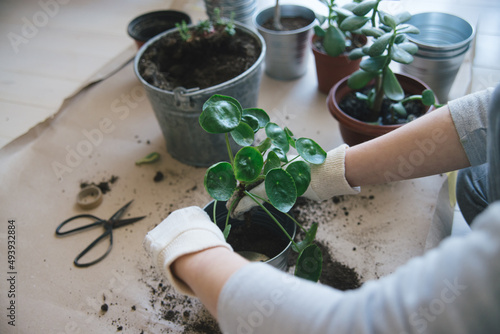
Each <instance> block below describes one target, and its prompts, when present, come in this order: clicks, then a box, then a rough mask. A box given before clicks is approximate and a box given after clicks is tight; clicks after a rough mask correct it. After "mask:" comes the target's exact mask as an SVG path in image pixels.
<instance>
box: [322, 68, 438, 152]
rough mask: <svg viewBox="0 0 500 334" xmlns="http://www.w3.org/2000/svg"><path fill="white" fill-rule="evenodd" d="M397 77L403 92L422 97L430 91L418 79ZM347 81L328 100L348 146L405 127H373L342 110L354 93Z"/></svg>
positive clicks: (340, 84) (330, 94) (343, 81)
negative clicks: (341, 105)
mask: <svg viewBox="0 0 500 334" xmlns="http://www.w3.org/2000/svg"><path fill="white" fill-rule="evenodd" d="M396 77H397V78H398V80H399V83H400V84H401V87H403V90H404V91H405V93H407V94H410V95H420V94H422V91H424V90H425V89H429V86H427V85H426V84H425V83H424V82H422V81H420V80H419V79H417V78H414V77H411V76H408V75H405V74H396ZM347 79H349V77H345V78H343V79H342V80H340V81H339V82H338V83H337V84H336V85H335V86H334V87H333V88H332V89H331V90H330V93H329V94H328V97H327V100H326V103H327V106H328V109H329V110H330V113H331V114H332V116H333V117H335V119H336V120H337V121H338V122H339V129H340V134H341V135H342V139H343V140H344V142H345V143H346V144H347V145H349V146H354V145H357V144H360V143H363V142H365V141H368V140H370V139H373V138H376V137H379V136H381V135H384V134H386V133H388V132H390V131H392V130H395V129H397V128H399V127H401V126H403V125H404V124H398V125H373V124H368V123H365V122H362V121H359V120H357V119H355V118H353V117H351V116H349V115H347V114H346V113H344V112H343V111H342V110H341V109H340V107H339V105H338V102H340V101H342V99H343V98H344V97H345V96H346V95H347V94H349V93H350V92H352V89H351V88H349V86H348V85H347ZM436 100H437V99H436ZM433 109H434V107H432V106H431V107H427V112H430V111H432V110H433Z"/></svg>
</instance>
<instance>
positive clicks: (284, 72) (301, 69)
mask: <svg viewBox="0 0 500 334" xmlns="http://www.w3.org/2000/svg"><path fill="white" fill-rule="evenodd" d="M273 16H274V7H270V8H267V9H264V10H262V11H261V12H259V13H258V14H257V15H256V16H255V18H254V24H255V26H256V27H257V30H258V31H259V33H260V34H261V35H262V36H263V37H264V39H265V41H266V44H267V51H266V65H265V71H266V74H267V75H269V76H270V77H271V78H274V79H278V80H293V79H297V78H299V77H301V76H303V75H304V74H305V73H306V70H307V59H308V57H309V53H310V49H311V48H310V41H311V36H312V28H313V27H314V25H315V24H316V15H315V13H314V12H313V11H312V10H311V9H309V8H306V7H303V6H297V5H281V17H296V16H298V17H303V18H306V19H308V20H309V21H310V24H308V25H307V26H305V27H303V28H300V29H297V30H290V31H276V30H270V29H266V28H264V27H262V25H263V24H264V23H265V22H266V21H268V20H269V19H271V18H273Z"/></svg>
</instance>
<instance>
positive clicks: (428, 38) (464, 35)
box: [401, 12, 474, 103]
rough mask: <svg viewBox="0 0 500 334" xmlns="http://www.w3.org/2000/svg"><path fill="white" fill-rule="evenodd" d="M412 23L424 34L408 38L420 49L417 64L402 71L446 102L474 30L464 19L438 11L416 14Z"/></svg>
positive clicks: (412, 64) (403, 68)
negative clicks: (422, 83) (429, 88)
mask: <svg viewBox="0 0 500 334" xmlns="http://www.w3.org/2000/svg"><path fill="white" fill-rule="evenodd" d="M408 23H409V24H412V25H414V26H416V27H417V28H418V29H419V30H420V34H417V35H408V38H409V39H410V40H411V41H412V42H413V43H415V44H417V45H418V48H419V50H418V51H417V53H416V54H415V55H414V56H413V58H414V60H413V62H412V63H411V64H408V65H403V66H402V67H401V69H402V71H403V72H404V73H408V74H409V75H412V76H414V77H416V78H419V79H420V80H422V81H424V82H425V83H427V84H428V85H429V86H430V87H431V89H432V90H433V91H434V93H435V94H436V96H437V97H438V99H439V101H440V102H441V103H446V102H447V101H448V94H449V92H450V89H451V87H452V85H453V82H454V81H455V77H456V76H457V73H458V70H459V69H460V65H462V62H463V60H464V57H465V54H466V52H467V51H468V50H469V46H470V44H471V41H472V40H473V38H474V28H473V27H472V26H471V25H470V23H468V22H467V21H465V20H464V19H462V18H459V17H457V16H454V15H450V14H446V13H438V12H430V13H420V14H415V15H413V16H412V18H411V19H410V20H409V21H408Z"/></svg>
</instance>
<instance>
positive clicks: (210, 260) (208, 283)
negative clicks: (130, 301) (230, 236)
mask: <svg viewBox="0 0 500 334" xmlns="http://www.w3.org/2000/svg"><path fill="white" fill-rule="evenodd" d="M248 263H249V262H248V261H247V260H245V259H244V258H243V257H241V256H239V255H238V254H236V253H233V252H231V251H230V250H228V249H227V248H224V247H214V248H210V249H207V250H204V251H201V252H196V253H192V254H188V255H185V256H182V257H180V258H179V259H178V260H176V261H175V262H174V263H173V265H172V269H173V273H174V274H175V275H176V276H177V277H178V278H179V279H181V280H182V281H184V282H185V283H186V284H187V285H188V286H189V287H191V289H192V290H193V291H194V294H195V295H196V297H198V298H199V299H200V301H201V302H202V303H203V305H205V307H206V308H207V310H208V311H209V312H210V313H211V314H212V315H213V316H214V317H217V303H218V301H219V295H220V292H221V290H222V287H223V286H224V284H225V283H226V282H227V281H228V279H229V277H231V275H232V274H234V273H235V272H236V271H238V270H239V269H240V268H241V267H243V266H245V265H246V264H248Z"/></svg>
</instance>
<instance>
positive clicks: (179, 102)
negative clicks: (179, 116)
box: [173, 87, 200, 111]
mask: <svg viewBox="0 0 500 334" xmlns="http://www.w3.org/2000/svg"><path fill="white" fill-rule="evenodd" d="M198 90H200V88H198V87H196V88H190V89H186V88H184V87H176V88H174V90H173V92H174V101H175V105H176V106H177V107H178V108H180V109H181V110H184V111H188V110H193V109H194V107H195V103H194V102H193V101H192V100H191V98H190V97H189V96H187V94H189V93H192V92H195V91H198Z"/></svg>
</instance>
